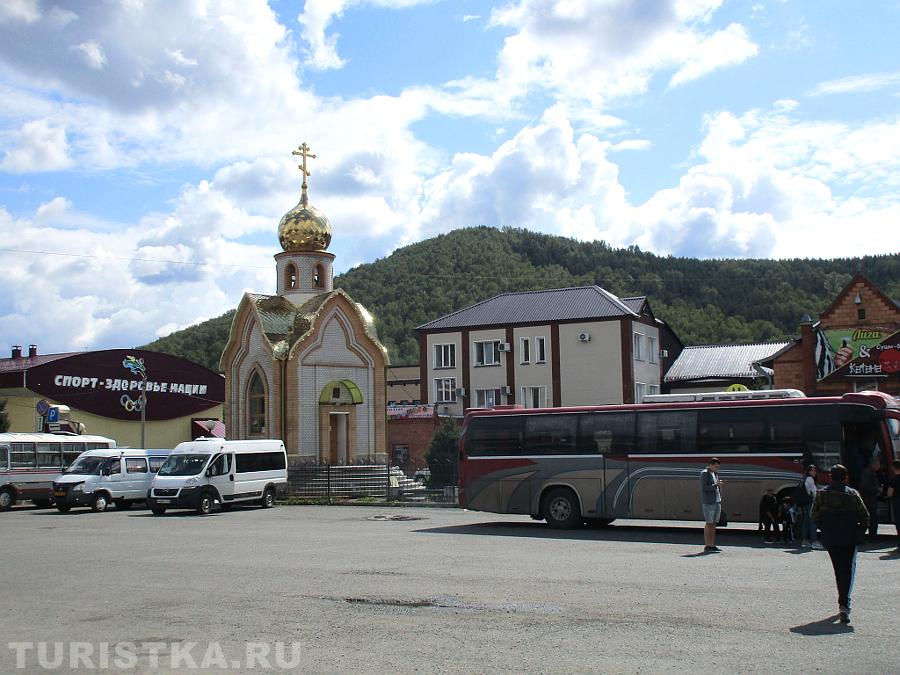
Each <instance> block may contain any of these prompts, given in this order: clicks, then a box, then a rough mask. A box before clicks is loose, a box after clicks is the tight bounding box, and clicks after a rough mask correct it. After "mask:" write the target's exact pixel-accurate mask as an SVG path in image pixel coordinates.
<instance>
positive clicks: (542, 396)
mask: <svg viewBox="0 0 900 675" xmlns="http://www.w3.org/2000/svg"><path fill="white" fill-rule="evenodd" d="M522 405H523V406H525V407H526V408H546V407H547V388H546V387H522Z"/></svg>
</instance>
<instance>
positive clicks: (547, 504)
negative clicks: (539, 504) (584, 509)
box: [542, 488, 581, 530]
mask: <svg viewBox="0 0 900 675" xmlns="http://www.w3.org/2000/svg"><path fill="white" fill-rule="evenodd" d="M542 513H543V515H544V519H545V520H546V521H547V524H548V525H549V526H550V527H552V528H554V529H557V530H568V529H571V528H573V527H577V526H578V525H579V524H580V523H581V508H580V507H579V506H578V498H577V497H576V496H575V493H574V492H572V491H571V490H570V489H569V488H553V489H552V490H550V492H548V493H547V495H546V496H545V497H544V508H543V509H542Z"/></svg>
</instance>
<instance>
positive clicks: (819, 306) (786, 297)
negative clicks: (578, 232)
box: [146, 227, 900, 370]
mask: <svg viewBox="0 0 900 675" xmlns="http://www.w3.org/2000/svg"><path fill="white" fill-rule="evenodd" d="M860 271H861V272H863V273H864V274H865V275H866V276H867V277H868V278H869V279H870V280H871V281H872V282H873V283H874V284H875V285H876V286H878V287H879V288H881V290H882V291H884V292H885V293H886V294H887V295H889V296H890V297H893V298H900V255H898V254H894V255H883V256H867V257H865V258H841V259H835V260H808V259H794V260H696V259H693V258H672V257H660V256H656V255H653V254H651V253H644V252H642V251H640V250H639V249H637V248H635V247H630V248H628V249H613V248H612V247H610V246H608V245H607V244H605V243H603V242H579V241H576V240H574V239H568V238H565V237H557V236H552V235H545V234H538V233H535V232H529V231H527V230H518V229H502V230H498V229H495V228H490V227H475V228H466V229H461V230H454V231H453V232H450V233H449V234H445V235H440V236H438V237H435V238H433V239H428V240H426V241H422V242H419V243H417V244H412V245H411V246H407V247H405V248H402V249H398V250H397V251H395V252H394V253H392V254H391V255H390V256H388V257H387V258H383V259H381V260H377V261H376V262H373V263H370V264H366V265H360V266H359V267H355V268H353V269H352V270H349V271H348V272H346V273H344V274H342V275H340V276H338V277H336V278H335V280H334V284H335V287H338V288H343V289H345V290H346V291H347V292H348V293H350V295H351V296H352V297H353V298H354V299H355V300H356V301H357V302H360V303H362V304H363V305H365V306H366V307H367V308H368V309H369V311H371V312H372V313H373V314H374V315H375V317H376V319H377V328H378V335H379V337H380V338H381V341H382V342H383V343H384V344H385V346H387V348H388V350H389V352H390V358H391V362H392V363H395V364H397V363H417V362H418V358H419V355H418V342H417V340H416V336H415V333H414V331H413V329H414V328H415V327H416V326H418V325H421V324H423V323H426V322H428V321H431V320H432V319H436V318H438V317H440V316H443V315H444V314H448V313H450V312H452V311H454V310H457V309H461V308H462V307H465V306H467V305H470V304H472V303H474V302H478V301H479V300H484V299H486V298H490V297H492V296H494V295H497V294H499V293H505V292H510V291H527V290H538V289H546V288H564V287H567V286H584V285H591V284H596V285H597V286H601V287H603V288H605V289H606V290H608V291H610V292H612V293H615V294H616V295H618V296H620V297H627V296H632V295H646V296H647V297H648V298H649V301H650V306H651V307H652V309H653V312H654V313H655V314H656V316H657V317H658V318H660V319H662V320H664V321H666V322H667V323H668V324H669V325H670V326H672V327H673V329H674V330H675V332H676V333H677V334H678V336H679V337H680V338H681V340H682V341H683V342H684V343H685V344H686V345H692V344H727V343H735V342H754V341H767V340H775V339H781V338H786V337H790V336H793V335H796V334H797V333H798V330H799V328H798V325H799V322H800V317H801V316H803V314H809V315H810V316H812V317H816V316H817V315H818V314H819V313H820V312H821V311H823V310H824V309H825V308H826V307H828V305H829V304H831V302H832V300H834V297H835V295H836V294H837V293H838V291H840V290H841V288H843V287H844V285H845V284H846V283H847V282H848V281H849V280H850V278H851V277H852V276H853V274H854V273H856V272H860ZM237 301H238V298H235V305H236V304H237ZM232 316H233V312H228V313H226V314H224V315H222V316H221V317H218V318H215V319H210V320H209V321H206V322H204V323H201V324H198V325H196V326H192V327H190V328H187V329H185V330H182V331H179V332H177V333H173V334H172V335H170V336H168V337H165V338H161V339H159V340H156V341H154V342H152V343H150V344H149V345H146V348H147V349H152V350H158V351H163V352H168V353H171V354H177V355H179V356H183V357H185V358H188V359H191V360H192V361H196V362H198V363H201V364H203V365H205V366H207V367H208V368H211V369H213V370H216V369H217V368H218V360H219V355H220V354H221V352H222V348H223V346H224V344H225V340H226V339H227V337H228V330H229V327H230V326H231V318H232Z"/></svg>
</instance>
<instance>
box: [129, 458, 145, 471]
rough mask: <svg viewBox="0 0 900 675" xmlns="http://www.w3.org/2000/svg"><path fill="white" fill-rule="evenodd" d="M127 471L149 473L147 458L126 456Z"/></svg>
mask: <svg viewBox="0 0 900 675" xmlns="http://www.w3.org/2000/svg"><path fill="white" fill-rule="evenodd" d="M125 473H147V460H146V459H144V458H143V457H126V458H125Z"/></svg>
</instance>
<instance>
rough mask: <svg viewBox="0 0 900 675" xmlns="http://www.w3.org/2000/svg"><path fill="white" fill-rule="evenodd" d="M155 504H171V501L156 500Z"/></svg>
mask: <svg viewBox="0 0 900 675" xmlns="http://www.w3.org/2000/svg"><path fill="white" fill-rule="evenodd" d="M156 503H157V504H171V503H172V500H171V499H157V500H156Z"/></svg>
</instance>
